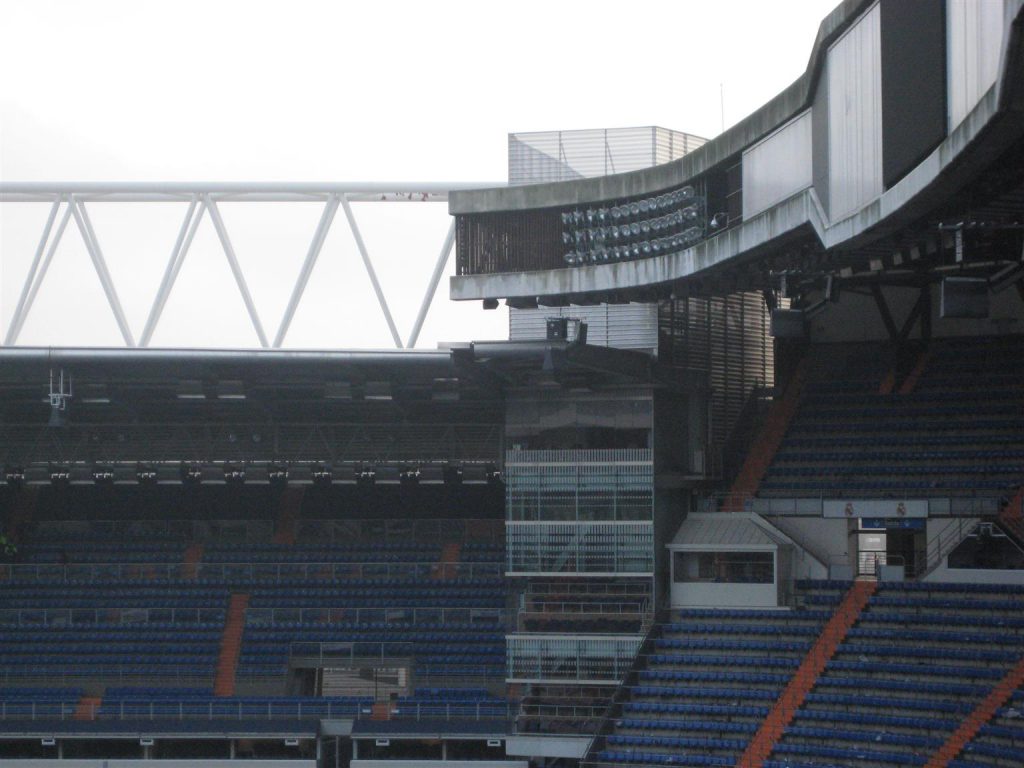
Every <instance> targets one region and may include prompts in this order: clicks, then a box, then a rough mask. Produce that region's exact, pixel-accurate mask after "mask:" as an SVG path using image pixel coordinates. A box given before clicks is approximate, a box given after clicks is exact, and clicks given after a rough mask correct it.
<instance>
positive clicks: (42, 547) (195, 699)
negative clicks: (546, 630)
mask: <svg viewBox="0 0 1024 768" xmlns="http://www.w3.org/2000/svg"><path fill="white" fill-rule="evenodd" d="M39 527H40V528H43V530H40V531H38V533H39V534H41V535H40V536H39V537H38V540H36V539H35V538H29V539H28V540H27V541H26V542H25V543H24V544H23V546H22V556H23V557H22V561H21V562H19V563H17V564H16V565H15V566H13V567H11V568H7V569H5V570H3V571H2V572H0V579H2V581H0V674H2V675H4V676H5V679H6V680H8V681H11V683H12V685H14V684H16V683H18V682H19V681H28V680H37V679H39V678H50V679H53V680H55V681H56V680H66V679H70V680H75V679H83V680H84V679H88V680H89V681H90V695H92V689H93V688H96V687H97V686H100V687H102V683H103V682H104V681H107V682H109V681H113V680H122V679H124V678H131V679H133V680H134V679H138V680H146V679H152V680H154V682H157V683H159V682H160V679H163V680H167V681H168V682H171V681H172V679H173V680H187V681H189V682H192V681H194V682H196V683H198V684H202V685H204V686H206V685H212V681H213V677H214V674H215V670H216V668H217V664H218V659H219V656H220V651H221V642H222V636H223V635H224V630H225V621H226V618H227V607H228V603H229V600H230V599H231V596H232V594H233V593H243V594H248V595H250V598H251V599H250V601H249V608H248V615H247V619H248V621H247V623H246V626H245V630H244V634H243V637H242V644H241V649H240V658H239V667H238V674H239V676H240V678H245V677H250V678H252V677H253V676H258V677H259V678H260V679H261V680H263V681H264V683H266V681H267V680H275V679H276V680H278V681H279V682H280V683H281V685H280V686H278V687H279V688H280V689H283V687H284V681H285V680H286V677H287V672H288V668H289V667H288V662H289V658H290V657H291V656H292V654H294V653H300V652H303V649H302V648H300V647H299V646H306V647H305V650H307V651H308V646H311V645H312V646H320V645H321V644H323V643H329V644H343V645H345V647H347V648H348V649H349V651H350V656H355V657H369V658H374V659H379V658H381V657H382V656H388V657H401V658H408V659H410V660H411V662H412V667H413V668H412V669H411V670H410V672H411V673H412V674H414V675H416V676H417V677H418V679H429V678H438V677H444V678H445V679H447V680H454V679H459V678H461V679H469V678H489V679H492V680H503V678H504V671H505V647H504V624H503V621H502V613H503V610H504V607H505V597H506V586H505V581H504V578H503V576H502V562H503V551H502V548H501V547H500V546H497V545H493V544H491V543H489V542H475V541H469V542H466V543H465V547H464V548H463V554H464V557H463V558H461V560H462V561H461V562H459V563H456V564H453V567H452V568H451V569H450V571H448V572H446V573H445V578H438V577H437V576H436V574H435V570H436V569H435V566H436V563H437V562H438V560H439V559H440V557H441V553H442V550H443V542H440V541H439V542H436V543H402V542H398V543H396V542H384V543H383V544H382V545H380V546H378V544H375V543H374V542H372V541H353V542H350V543H345V544H330V545H320V544H309V543H303V542H300V543H298V544H296V545H284V544H269V543H261V544H250V543H232V544H230V545H226V544H223V543H216V542H213V543H204V546H201V547H195V548H193V549H192V551H193V552H196V551H198V552H199V553H201V555H202V558H201V559H200V560H199V561H198V562H197V563H196V566H197V567H196V568H195V569H190V570H189V571H186V570H185V569H182V568H180V564H181V562H183V559H184V557H185V550H186V547H185V543H184V541H183V540H178V539H175V540H173V541H160V542H157V543H156V544H152V545H150V544H148V543H146V542H138V541H132V540H130V539H128V540H125V541H123V542H122V543H120V544H119V543H118V541H117V537H116V536H113V535H111V536H106V537H104V538H95V537H90V536H88V535H85V536H83V537H82V540H81V541H78V542H76V541H75V539H74V538H70V537H64V538H58V537H53V536H46V535H45V528H44V527H43V526H42V525H40V526H39ZM99 527H102V525H100V526H99ZM30 535H31V534H30ZM154 553H155V554H154ZM165 555H166V556H165ZM151 556H152V562H149V560H148V558H150V557H151ZM321 566H325V567H321ZM315 652H316V653H319V652H320V649H319V647H318V648H317V649H316V651H315ZM349 660H351V659H350V658H349V657H346V661H349ZM262 687H263V689H267V688H268V684H264V685H263V686H262ZM269 687H270V688H272V687H273V686H272V685H270V686H269ZM12 690H13V689H12ZM20 690H29V689H20ZM129 694H131V692H127V693H126V692H125V691H121V690H118V689H117V688H114V689H111V691H108V693H107V695H106V696H104V698H103V699H102V705H101V707H102V709H101V712H100V714H101V716H115V715H114V713H115V709H116V713H117V714H116V716H118V717H125V716H127V714H130V713H134V712H138V713H139V714H140V716H155V715H156V713H164V712H165V713H167V714H168V715H174V714H175V713H178V715H179V716H184V715H185V714H187V713H189V712H194V713H195V714H196V715H197V716H202V715H203V714H204V713H205V714H206V715H207V716H209V715H210V714H211V713H215V714H216V713H230V712H234V713H235V714H236V715H238V716H246V717H248V716H249V713H255V715H254V716H259V714H260V713H267V712H269V713H270V715H272V716H275V717H276V716H280V717H289V716H290V715H285V714H282V715H277V714H276V713H277V711H278V709H279V708H280V707H284V708H285V710H286V711H288V712H292V711H295V712H297V711H298V709H297V707H299V706H300V705H301V706H302V711H303V712H304V713H308V712H314V711H320V709H322V708H323V706H324V700H322V699H316V700H307V699H306V698H301V697H300V698H294V697H292V698H284V699H282V698H279V697H278V698H273V699H266V698H258V699H257V698H253V697H234V698H218V699H213V698H212V693H210V692H209V691H207V690H206V688H205V687H204V688H200V689H196V688H180V686H179V688H178V689H176V690H175V689H165V688H160V689H158V690H157V689H154V691H150V694H151V695H149V697H148V700H142V699H140V697H139V696H138V695H134V694H131V695H129ZM31 698H32V697H31V696H30V695H26V696H22V697H21V698H19V699H18V700H17V701H14V698H13V694H12V698H11V707H12V709H11V710H10V711H11V713H15V712H18V711H21V710H22V709H25V706H28V705H27V704H24V702H26V701H28V700H29V699H31ZM36 698H37V700H38V701H39V702H40V704H42V703H43V702H49V704H47V706H49V705H50V704H52V705H53V706H51V707H50V710H48V711H51V710H52V713H53V715H54V716H57V717H60V716H63V715H66V714H67V712H66V711H65V710H67V709H68V706H70V712H72V713H73V711H74V706H75V704H76V703H77V699H78V698H79V697H78V696H75V697H72V699H71V701H70V702H66V701H64V699H52V698H51V697H50V696H49V694H42V695H40V696H37V697H36ZM361 703H362V700H353V701H352V702H348V704H346V703H345V702H337V701H334V702H333V703H330V702H328V705H329V708H331V710H330V711H332V712H334V711H335V710H338V708H339V707H342V708H343V707H344V706H349V705H350V706H349V708H350V709H353V708H357V707H358V705H359V704H361ZM29 704H31V702H29ZM469 704H472V707H473V709H474V711H476V710H478V709H480V708H481V707H483V709H484V710H485V711H487V712H489V713H490V714H491V715H494V714H495V713H496V712H497V705H496V704H495V701H494V700H491V699H488V700H486V701H484V702H483V704H481V702H480V701H479V700H477V699H476V698H472V699H468V698H467V695H463V696H462V698H461V699H460V700H459V701H458V707H457V709H458V708H462V709H464V708H465V706H468V705H469ZM501 704H502V707H501V709H502V712H503V713H504V712H505V707H504V703H503V702H501ZM65 705H67V706H65ZM403 705H404V706H406V707H407V708H411V709H413V710H423V709H424V708H427V709H430V708H434V709H436V708H437V707H438V706H441V707H442V709H444V710H445V711H446V712H451V710H452V708H453V707H455V706H456V705H455V703H454V701H452V700H448V701H445V702H444V703H443V705H438V704H437V703H436V702H435V701H434V700H433V699H430V698H429V697H424V696H419V695H417V696H414V697H410V698H409V699H408V700H407V701H405V702H404V703H403ZM464 705H465V706H464ZM176 707H177V708H176ZM204 707H205V709H204ZM232 707H234V709H232ZM267 707H270V709H269V710H268V709H267ZM289 708H290V709H289ZM29 709H30V707H29ZM459 711H461V709H459ZM150 712H152V715H149V714H147V713H150ZM303 716H305V715H303ZM503 716H504V715H503Z"/></svg>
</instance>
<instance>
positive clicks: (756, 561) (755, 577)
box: [672, 552, 775, 584]
mask: <svg viewBox="0 0 1024 768" xmlns="http://www.w3.org/2000/svg"><path fill="white" fill-rule="evenodd" d="M673 557H674V562H673V563H672V574H673V579H674V580H675V581H676V582H677V583H682V582H695V581H702V582H711V583H718V584H772V583H773V582H774V581H775V553H774V552H676V553H674V555H673Z"/></svg>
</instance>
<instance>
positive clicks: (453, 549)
mask: <svg viewBox="0 0 1024 768" xmlns="http://www.w3.org/2000/svg"><path fill="white" fill-rule="evenodd" d="M461 553H462V547H461V545H460V544H459V543H458V542H449V543H448V544H445V545H444V547H442V549H441V560H440V562H438V564H437V565H436V566H435V567H434V578H435V579H441V580H446V579H454V578H455V576H456V575H457V572H458V566H459V556H460V555H461Z"/></svg>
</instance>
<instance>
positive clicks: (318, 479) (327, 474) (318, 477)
mask: <svg viewBox="0 0 1024 768" xmlns="http://www.w3.org/2000/svg"><path fill="white" fill-rule="evenodd" d="M309 474H310V477H312V478H313V485H330V484H331V482H332V481H333V479H334V477H333V475H332V474H331V468H330V467H328V466H326V465H324V464H314V465H313V466H312V468H311V469H310V472H309Z"/></svg>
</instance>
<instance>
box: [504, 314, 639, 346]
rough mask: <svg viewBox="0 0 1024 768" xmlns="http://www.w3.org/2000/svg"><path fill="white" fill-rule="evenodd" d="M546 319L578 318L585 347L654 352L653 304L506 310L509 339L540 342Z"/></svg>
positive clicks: (543, 333) (545, 327) (544, 331)
mask: <svg viewBox="0 0 1024 768" xmlns="http://www.w3.org/2000/svg"><path fill="white" fill-rule="evenodd" d="M549 317H572V318H578V319H580V320H582V321H583V322H585V323H586V324H587V343H588V344H593V345H595V346H599V347H615V348H616V349H635V350H641V351H644V352H651V353H654V352H656V351H657V349H658V305H657V304H636V303H634V304H601V305H598V306H594V307H540V308H538V309H511V310H509V338H510V339H512V340H513V341H520V340H524V339H543V338H545V336H546V335H547V322H546V321H547V319H548V318H549Z"/></svg>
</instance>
